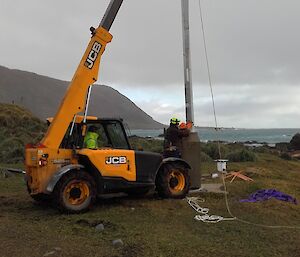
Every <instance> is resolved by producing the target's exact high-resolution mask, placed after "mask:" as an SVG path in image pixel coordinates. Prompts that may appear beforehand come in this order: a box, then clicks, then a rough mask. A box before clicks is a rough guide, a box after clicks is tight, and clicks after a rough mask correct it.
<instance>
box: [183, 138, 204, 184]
mask: <svg viewBox="0 0 300 257" xmlns="http://www.w3.org/2000/svg"><path fill="white" fill-rule="evenodd" d="M181 154H182V159H184V160H185V161H187V162H188V163H189V164H190V165H191V167H192V169H191V170H190V178H191V187H190V188H191V189H197V188H200V187H201V170H200V154H201V148H200V139H199V136H198V133H197V132H191V133H190V135H189V136H188V137H184V138H182V149H181Z"/></svg>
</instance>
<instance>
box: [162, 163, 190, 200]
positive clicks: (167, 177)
mask: <svg viewBox="0 0 300 257" xmlns="http://www.w3.org/2000/svg"><path fill="white" fill-rule="evenodd" d="M189 185H190V177H189V174H188V170H187V168H185V167H184V166H183V165H181V164H178V163H172V164H166V165H165V166H164V167H163V169H162V170H160V171H159V173H158V174H157V178H156V189H157V192H158V194H159V196H161V197H164V198H184V197H185V196H186V194H187V193H188V191H189Z"/></svg>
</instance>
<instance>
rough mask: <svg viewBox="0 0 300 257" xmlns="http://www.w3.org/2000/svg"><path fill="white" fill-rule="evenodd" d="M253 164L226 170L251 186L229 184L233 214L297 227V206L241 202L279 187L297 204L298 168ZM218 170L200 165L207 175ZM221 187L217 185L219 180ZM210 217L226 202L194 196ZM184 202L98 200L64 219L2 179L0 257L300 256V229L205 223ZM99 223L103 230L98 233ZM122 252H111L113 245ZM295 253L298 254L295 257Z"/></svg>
mask: <svg viewBox="0 0 300 257" xmlns="http://www.w3.org/2000/svg"><path fill="white" fill-rule="evenodd" d="M257 157H258V158H257V161H256V162H245V163H229V165H228V166H229V169H232V170H239V169H242V170H244V172H245V174H248V175H249V176H250V177H252V178H253V179H254V180H255V182H253V183H247V182H243V181H241V180H238V179H236V180H235V181H234V182H233V183H231V184H230V183H228V184H227V185H228V191H229V192H230V193H229V204H230V206H231V209H232V211H233V213H234V215H237V216H238V217H240V218H242V219H246V220H248V221H251V222H255V223H261V224H266V225H287V226H292V225H293V226H300V224H299V223H300V222H299V221H300V208H299V205H293V204H291V203H286V202H280V201H278V200H269V201H266V202H259V203H240V202H239V201H238V200H239V199H242V198H245V197H247V195H248V194H250V193H252V192H253V191H255V190H257V189H263V188H276V189H277V190H280V191H283V192H285V193H288V194H291V195H293V196H294V197H296V198H297V199H298V200H299V199H300V187H299V185H300V162H299V161H286V160H282V159H280V158H279V157H277V156H274V155H271V154H267V153H259V154H257ZM214 169H215V164H214V163H212V162H209V163H204V164H203V165H202V170H203V171H204V173H210V172H212V171H214ZM217 182H220V181H217ZM199 196H200V197H203V198H205V203H203V204H201V205H202V206H205V207H208V208H210V214H217V215H223V216H225V217H228V213H227V211H226V206H225V202H224V196H223V195H219V194H212V193H209V194H204V193H202V194H199ZM194 215H196V213H195V211H194V210H193V209H191V208H190V207H189V206H188V205H187V203H186V201H185V200H164V199H159V198H158V197H157V196H156V195H155V194H154V195H153V194H150V195H148V196H146V197H145V198H136V199H134V198H129V197H127V196H121V197H113V198H109V199H102V200H99V201H98V202H97V204H96V206H95V208H94V209H93V210H92V211H90V212H88V213H84V214H78V215H63V214H60V213H59V212H58V211H57V210H55V209H53V208H50V207H49V206H47V205H40V204H36V203H34V201H33V200H31V199H30V197H29V196H28V195H27V192H26V188H25V186H24V182H23V179H22V177H21V176H20V175H14V176H11V177H9V178H6V179H5V178H2V177H1V178H0V249H1V250H0V256H1V257H2V256H3V257H8V256H14V257H21V256H32V257H35V256H43V255H44V254H45V253H47V252H49V251H52V250H53V249H54V248H55V247H59V248H61V251H57V252H56V253H55V255H52V256H72V257H73V256H74V257H75V256H87V257H89V256H107V257H108V256H115V257H117V256H128V257H134V256H145V257H147V256H163V257H165V256H166V257H167V256H170V257H171V256H172V257H173V256H180V257H181V256H182V257H184V256H187V257H192V256H197V257H199V256H210V257H214V256H225V257H226V256H230V257H232V256H239V257H241V256H247V257H248V256H249V257H252V256H253V257H254V256H255V257H257V256H275V257H277V256H284V257H285V256H290V257H292V256H299V252H300V230H299V229H298V230H296V229H284V228H282V229H269V228H261V227H257V226H251V225H247V224H244V223H241V222H239V221H223V222H220V223H217V224H205V223H201V222H199V221H195V220H194V219H193V217H194ZM99 223H103V224H104V227H105V229H104V231H102V232H97V231H95V225H96V224H99ZM118 238H120V239H122V240H123V242H124V245H123V246H121V247H114V246H113V245H112V241H113V240H114V239H118ZM297 254H298V255H297Z"/></svg>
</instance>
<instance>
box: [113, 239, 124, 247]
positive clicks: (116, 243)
mask: <svg viewBox="0 0 300 257" xmlns="http://www.w3.org/2000/svg"><path fill="white" fill-rule="evenodd" d="M112 244H113V246H115V247H121V246H123V245H124V243H123V241H122V239H115V240H113V241H112Z"/></svg>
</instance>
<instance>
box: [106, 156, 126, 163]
mask: <svg viewBox="0 0 300 257" xmlns="http://www.w3.org/2000/svg"><path fill="white" fill-rule="evenodd" d="M105 163H106V164H126V163H127V159H126V157H125V156H110V157H106V158H105Z"/></svg>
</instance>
